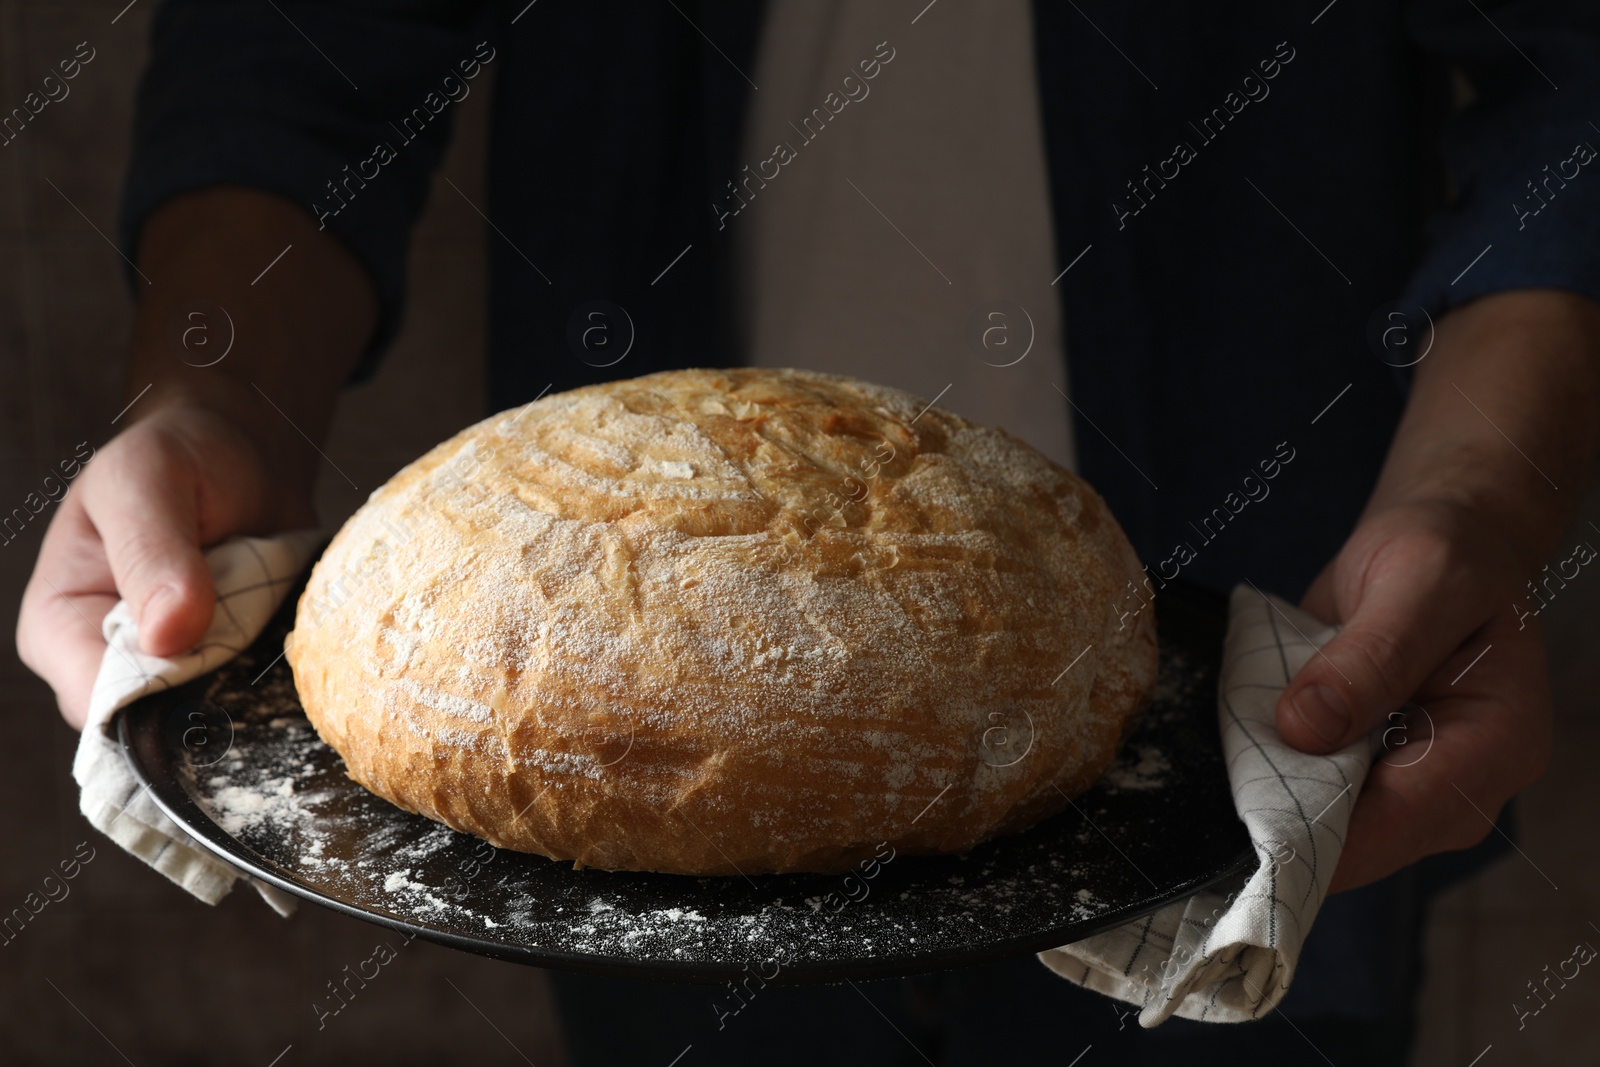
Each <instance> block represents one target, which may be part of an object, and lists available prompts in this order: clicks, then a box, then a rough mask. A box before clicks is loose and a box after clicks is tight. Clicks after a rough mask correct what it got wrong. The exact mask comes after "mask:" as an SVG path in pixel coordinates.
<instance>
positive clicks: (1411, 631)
mask: <svg viewBox="0 0 1600 1067" xmlns="http://www.w3.org/2000/svg"><path fill="white" fill-rule="evenodd" d="M1429 570H1431V568H1430V569H1429ZM1467 585H1468V583H1465V582H1456V583H1451V582H1449V581H1446V580H1444V576H1443V575H1437V576H1435V575H1433V574H1429V573H1426V572H1422V573H1419V572H1418V571H1416V570H1398V569H1397V570H1389V571H1387V572H1384V571H1380V572H1378V573H1370V572H1369V574H1368V576H1367V579H1366V581H1365V582H1364V583H1363V585H1362V588H1361V589H1360V590H1359V591H1358V599H1357V601H1356V602H1355V604H1354V605H1352V609H1351V610H1350V612H1349V616H1348V620H1347V622H1346V623H1345V626H1344V628H1343V629H1342V630H1341V631H1340V632H1339V634H1338V635H1337V636H1335V637H1334V638H1333V640H1331V641H1329V642H1328V643H1327V644H1326V645H1324V646H1323V647H1322V649H1321V650H1320V651H1319V652H1318V653H1317V654H1315V655H1313V656H1312V657H1311V659H1310V660H1308V661H1307V662H1306V663H1305V665H1304V666H1302V667H1301V668H1300V670H1299V671H1298V672H1297V673H1296V674H1295V676H1294V678H1293V679H1292V680H1291V681H1290V683H1289V686H1288V688H1286V689H1285V690H1284V691H1283V694H1282V695H1281V696H1280V697H1279V698H1278V706H1277V724H1278V732H1279V733H1280V734H1281V735H1282V736H1283V739H1284V740H1285V741H1287V742H1289V744H1291V745H1293V746H1294V747H1295V748H1298V749H1300V750H1302V751H1305V752H1318V753H1322V752H1332V751H1334V750H1335V749H1339V748H1343V747H1344V746H1345V745H1348V744H1350V743H1351V742H1353V741H1355V740H1357V739H1358V738H1360V737H1363V736H1365V735H1366V734H1367V733H1368V732H1370V731H1371V730H1372V729H1374V728H1375V727H1377V726H1378V725H1380V724H1381V723H1383V722H1384V721H1385V718H1386V716H1387V715H1388V714H1389V713H1390V712H1392V711H1394V710H1395V709H1396V708H1398V707H1399V706H1400V705H1401V704H1403V703H1404V702H1405V701H1406V699H1407V698H1409V697H1410V696H1411V695H1412V694H1413V693H1415V692H1416V691H1417V689H1418V688H1419V687H1421V685H1422V683H1423V682H1424V681H1425V680H1426V679H1427V678H1428V676H1429V675H1431V674H1432V673H1433V672H1434V670H1435V669H1436V668H1437V666H1438V665H1439V664H1440V663H1442V662H1443V661H1444V660H1445V659H1446V657H1448V656H1449V655H1450V653H1451V652H1453V651H1455V649H1456V648H1457V647H1458V646H1459V645H1460V644H1461V642H1462V641H1463V640H1464V639H1465V638H1466V637H1467V635H1468V634H1469V633H1470V632H1471V631H1472V629H1473V628H1474V627H1475V626H1476V618H1475V616H1473V614H1472V612H1471V608H1472V606H1473V602H1472V600H1471V598H1470V592H1469V591H1468V590H1467V589H1466V588H1465V587H1466V586H1467Z"/></svg>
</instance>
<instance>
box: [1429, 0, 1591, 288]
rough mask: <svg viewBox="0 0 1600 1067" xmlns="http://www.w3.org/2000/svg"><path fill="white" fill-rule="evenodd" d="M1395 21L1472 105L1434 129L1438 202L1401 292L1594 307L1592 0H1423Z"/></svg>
mask: <svg viewBox="0 0 1600 1067" xmlns="http://www.w3.org/2000/svg"><path fill="white" fill-rule="evenodd" d="M1408 21H1409V25H1410V29H1411V32H1412V34H1413V36H1414V37H1415V38H1416V40H1417V41H1418V43H1419V44H1421V45H1422V47H1423V48H1425V49H1427V50H1429V51H1430V52H1433V53H1435V54H1436V55H1438V56H1439V57H1440V58H1441V59H1443V60H1444V61H1446V62H1448V63H1450V64H1452V65H1454V66H1455V67H1456V68H1457V69H1458V70H1459V71H1460V72H1461V74H1462V75H1464V77H1465V79H1466V81H1467V82H1468V83H1469V84H1470V86H1471V90H1472V100H1471V102H1470V103H1469V104H1468V105H1467V106H1466V107H1465V108H1464V109H1462V110H1461V111H1460V112H1459V113H1457V114H1456V115H1454V116H1453V117H1452V118H1451V120H1450V121H1449V123H1448V124H1447V125H1446V128H1445V132H1444V146H1443V147H1444V156H1445V164H1446V167H1447V170H1448V177H1449V182H1450V186H1451V195H1450V197H1449V200H1448V202H1447V203H1446V204H1445V205H1444V208H1443V210H1442V211H1440V212H1439V213H1438V214H1437V215H1436V216H1435V217H1434V218H1433V219H1432V221H1431V224H1430V231H1429V235H1428V238H1429V239H1428V242H1427V246H1426V252H1425V254H1424V256H1423V259H1422V262H1421V264H1420V265H1419V267H1418V268H1417V270H1416V271H1415V273H1414V274H1413V275H1412V278H1411V281H1410V284H1409V286H1408V292H1407V298H1408V299H1410V300H1412V301H1415V302H1416V303H1418V304H1421V305H1422V306H1423V307H1424V308H1427V309H1428V310H1429V312H1430V313H1439V312H1443V311H1447V310H1449V309H1450V308H1452V307H1455V306H1457V305H1459V304H1462V303H1465V302H1466V301H1469V300H1471V299H1473V298H1475V297H1478V296H1483V295H1485V294H1488V293H1493V292H1499V291H1503V290H1506V289H1521V288H1554V289H1566V290H1570V291H1572V292H1575V293H1579V294H1581V295H1583V296H1587V297H1589V298H1590V299H1593V300H1600V156H1597V154H1596V148H1597V147H1600V128H1596V126H1595V125H1594V124H1593V122H1592V121H1591V120H1595V121H1600V4H1596V3H1594V2H1593V0H1543V2H1535V0H1525V2H1509V3H1506V2H1502V3H1494V2H1492V0H1473V2H1471V3H1464V2H1460V0H1425V2H1420V3H1416V4H1414V5H1412V7H1411V8H1410V10H1409V12H1408Z"/></svg>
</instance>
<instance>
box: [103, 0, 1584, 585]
mask: <svg viewBox="0 0 1600 1067" xmlns="http://www.w3.org/2000/svg"><path fill="white" fill-rule="evenodd" d="M912 6H913V7H917V6H920V5H912ZM1080 10H1081V13H1080ZM915 14H916V12H915V11H911V10H909V9H908V14H907V19H906V26H905V28H904V29H903V30H902V31H900V33H899V35H898V36H897V37H894V38H891V40H890V44H891V45H892V46H893V47H895V48H897V49H900V50H901V51H912V52H914V51H915V49H916V31H917V27H916V26H914V25H912V24H911V21H910V20H911V17H912V16H913V15H915ZM926 17H930V18H931V17H936V16H935V15H934V14H931V13H930V14H929V15H927V16H926ZM1088 19H1093V25H1092V26H1091V25H1090V23H1089V21H1088ZM760 20H761V5H760V4H756V3H748V2H734V0H678V2H677V3H676V6H674V5H673V4H666V3H655V2H644V3H621V2H604V0H584V2H582V3H580V2H577V0H541V2H540V3H537V4H535V5H532V6H528V5H527V3H526V0H511V2H507V3H481V2H480V3H467V2H462V0H387V2H384V0H326V2H316V3H313V2H305V0H280V2H279V3H277V4H276V5H271V4H263V3H260V2H259V0H173V2H169V3H167V4H166V5H165V6H164V7H163V8H162V10H161V12H160V14H159V16H158V17H157V18H156V20H155V27H154V39H153V45H154V49H153V55H152V59H151V63H150V66H149V69H148V71H147V73H146V75H145V78H144V82H143V85H142V87H141V90H140V97H139V107H138V124H137V132H136V135H135V144H134V154H133V163H132V166H131V168H130V171H129V176H128V182H127V189H126V196H125V199H124V204H123V213H122V222H121V225H122V232H123V239H124V243H125V244H126V245H131V244H132V239H133V236H134V235H135V234H136V233H137V231H138V228H139V226H140V224H141V222H142V220H143V219H144V218H145V217H146V216H147V215H148V214H149V213H150V212H151V211H152V210H153V209H154V208H155V207H157V206H158V205H159V204H160V203H161V202H162V201H163V200H165V199H166V198H167V197H170V196H172V195H173V194H174V193H178V192H181V191H183V190H185V189H192V188H197V187H200V186H205V185H209V184H215V183H220V182H229V183H240V184H246V185H253V186H257V187H260V188H264V189H268V190H271V191H274V192H277V193H280V194H282V195H283V196H285V197H288V198H289V199H291V200H293V201H295V202H297V203H301V204H304V205H305V206H306V209H307V210H308V211H311V212H313V213H315V214H316V215H317V216H318V217H319V218H322V219H323V221H324V224H325V225H326V226H327V227H328V228H329V229H330V230H331V231H332V232H333V233H334V234H335V235H336V236H337V237H338V238H340V239H341V240H343V241H345V242H346V243H347V244H348V245H349V246H350V247H351V249H352V250H353V251H354V252H355V253H356V255H357V256H358V257H359V258H360V259H361V261H362V262H363V263H364V264H365V265H366V266H367V268H368V269H369V270H370V272H371V274H372V277H373V278H374V280H375V281H376V283H377V286H378V291H379V293H380V296H381V299H382V308H383V325H382V327H381V329H380V332H379V336H378V337H377V338H376V339H375V341H374V343H373V345H372V347H371V349H370V351H369V353H368V356H367V359H366V360H365V361H364V363H363V365H362V367H361V369H360V370H359V371H358V377H359V376H365V375H366V374H369V373H370V372H371V371H372V369H373V367H374V366H375V363H376V360H377V359H378V358H379V356H380V354H381V352H382V350H383V347H384V345H385V344H386V343H387V342H388V340H389V339H390V338H392V337H393V335H394V332H395V330H396V328H397V325H398V323H399V320H400V316H401V311H402V307H403V302H404V277H405V259H406V247H407V240H408V233H409V229H410V226H411V225H412V223H413V222H414V221H415V220H416V218H417V216H418V214H419V213H420V211H421V209H422V205H423V202H424V199H425V197H426V194H427V190H428V187H429V177H430V174H431V172H432V170H433V168H434V167H435V165H436V164H437V163H438V161H439V158H440V156H441V154H442V151H443V148H444V145H445V141H446V138H447V136H448V132H449V129H450V124H451V120H452V118H453V110H454V108H455V107H456V103H455V100H458V99H460V98H461V96H462V95H463V93H465V92H471V91H480V92H486V91H490V88H491V87H490V79H489V77H488V76H486V75H490V74H491V73H492V77H493V79H494V84H493V87H492V91H493V92H494V94H495V99H494V110H493V120H492V121H493V126H492V134H491V149H490V152H491V159H490V170H489V191H488V199H487V203H484V204H480V205H479V206H480V207H482V208H483V210H484V211H485V213H486V214H487V215H488V217H489V219H490V220H491V221H492V223H493V226H494V231H493V232H492V233H491V238H490V239H491V245H490V252H489V254H490V257H491V260H492V264H491V266H492V269H491V272H490V278H491V293H490V314H491V319H492V321H491V330H490V352H489V358H490V369H489V383H490V394H491V395H490V396H489V398H488V400H489V402H490V404H491V406H492V407H494V408H496V409H499V408H504V407H509V406H511V405H513V404H516V403H518V402H522V401H526V400H528V399H530V398H531V397H533V396H534V395H536V394H537V393H538V392H539V391H540V390H541V389H543V388H544V387H545V386H546V385H552V384H553V387H554V388H555V389H557V390H559V389H563V388H570V387H572V386H576V385H580V384H585V383H588V382H593V381H599V380H604V379H606V378H608V377H611V376H614V375H617V374H626V375H633V374H639V373H645V372H648V371H652V370H658V369H664V368H669V367H681V366H705V365H727V364H734V363H737V362H738V361H739V355H740V354H739V352H738V351H737V350H736V349H735V347H734V345H733V343H732V334H731V330H730V323H731V321H732V315H731V297H732V286H731V285H730V278H729V272H730V269H731V266H732V256H731V247H730V242H729V240H728V234H729V233H731V232H732V231H731V229H728V228H726V227H723V228H719V225H718V222H719V219H718V213H717V207H716V206H717V205H721V204H724V203H725V202H726V201H727V196H728V192H727V182H728V180H729V179H730V178H733V177H735V176H737V175H738V174H739V158H740V152H739V148H740V145H739V135H740V131H741V120H742V116H743V111H744V107H745V101H746V95H747V94H748V93H749V92H750V88H749V85H748V83H747V82H746V81H745V80H744V77H743V75H742V74H740V73H739V70H741V69H742V70H750V69H752V68H753V66H754V61H755V57H754V52H755V45H756V41H757V38H758V35H759V30H760ZM1035 24H1036V25H1035V29H1036V32H1035V40H1036V48H1037V52H1038V68H1039V72H1040V73H1039V82H1040V86H1039V88H1040V93H1041V101H1042V108H1043V118H1044V127H1045V130H1044V136H1045V144H1046V152H1047V161H1048V167H1049V178H1050V186H1051V194H1052V201H1053V204H1052V207H1053V217H1054V220H1055V227H1056V235H1055V236H1056V244H1057V248H1058V253H1059V260H1058V261H1059V263H1060V264H1061V265H1062V266H1065V265H1066V264H1067V263H1069V262H1071V261H1073V260H1074V259H1075V258H1076V257H1078V256H1079V255H1080V253H1081V254H1082V258H1081V259H1078V260H1077V262H1076V263H1075V264H1074V265H1073V267H1072V270H1071V271H1069V272H1068V273H1067V274H1066V275H1064V276H1063V277H1062V278H1061V280H1060V282H1059V283H1058V284H1057V286H1056V288H1057V289H1058V290H1059V291H1060V293H1061V300H1062V304H1063V310H1064V320H1065V329H1066V338H1067V352H1068V359H1069V360H1070V362H1071V373H1070V380H1071V383H1072V393H1073V397H1072V399H1073V402H1074V403H1075V404H1076V405H1077V406H1078V409H1079V411H1080V412H1081V415H1080V416H1079V417H1078V418H1077V419H1076V420H1075V427H1076V435H1077V447H1078V454H1079V457H1080V467H1081V471H1082V473H1083V474H1084V476H1085V477H1086V478H1087V479H1088V480H1089V481H1090V482H1091V483H1092V484H1093V485H1094V486H1095V487H1096V488H1097V489H1098V490H1099V491H1100V492H1101V493H1102V494H1103V495H1104V496H1105V497H1106V498H1107V500H1108V501H1109V503H1110V505H1111V507H1112V510H1113V512H1114V513H1115V514H1116V516H1117V518H1118V519H1119V520H1120V521H1121V522H1122V524H1123V525H1124V527H1125V528H1126V529H1127V531H1128V533H1129V536H1130V537H1131V538H1132V540H1133V542H1134V544H1135V546H1136V547H1137V548H1138V550H1139V552H1140V555H1141V556H1142V557H1143V559H1144V560H1145V562H1146V563H1147V564H1148V565H1149V566H1150V568H1151V571H1152V572H1153V573H1155V572H1159V573H1160V574H1172V573H1180V572H1181V573H1182V574H1183V575H1185V576H1186V577H1190V578H1195V579H1198V580H1200V581H1204V582H1208V583H1210V584H1212V585H1216V586H1220V587H1227V586H1229V585H1231V584H1232V583H1233V582H1234V581H1237V580H1238V579H1239V578H1241V577H1249V578H1250V579H1251V580H1253V581H1255V582H1256V583H1257V584H1259V585H1260V586H1262V587H1263V588H1269V589H1273V590H1275V591H1278V592H1280V593H1282V594H1284V595H1287V596H1291V597H1296V596H1298V595H1299V594H1300V593H1301V592H1302V591H1303V590H1304V588H1305V587H1306V586H1307V585H1308V584H1309V582H1310V580H1311V579H1312V578H1313V577H1314V576H1315V574H1316V572H1317V571H1318V570H1319V569H1320V568H1321V567H1322V566H1323V565H1324V564H1325V563H1326V562H1327V561H1328V560H1329V559H1330V558H1331V557H1332V556H1333V555H1334V553H1335V552H1336V551H1337V549H1338V548H1339V545H1340V544H1341V543H1342V541H1343V539H1344V537H1345V536H1346V535H1347V533H1348V532H1349V530H1350V528H1351V526H1352V524H1353V522H1354V520H1355V518H1356V516H1357V514H1358V513H1359V511H1360V509H1361V507H1362V505H1363V504H1364V502H1365V500H1366V497H1367V494H1368V492H1369V491H1370V489H1371V487H1372V484H1373V482H1374V480H1375V478H1376V476H1377V472H1378V469H1379V465H1380V463H1381V461H1382V459H1383V456H1384V453H1385V450H1386V448H1387V446H1388V443H1389V439H1390V436H1391V434H1392V431H1393V428H1394V426H1395V423H1396V420H1397V419H1398V416H1399V413H1400V410H1401V407H1402V404H1403V400H1404V387H1405V378H1404V375H1403V372H1400V371H1396V370H1395V369H1393V368H1392V367H1391V366H1389V365H1387V364H1386V363H1385V362H1384V361H1382V360H1380V359H1379V358H1378V356H1377V355H1376V354H1375V352H1374V348H1373V344H1372V342H1371V340H1370V339H1369V334H1375V335H1381V334H1382V331H1383V329H1384V328H1387V327H1388V326H1389V325H1390V324H1391V323H1393V324H1396V325H1397V326H1398V327H1399V328H1398V329H1396V330H1392V331H1391V332H1390V334H1389V337H1388V339H1389V340H1390V341H1391V342H1399V341H1402V340H1404V339H1405V336H1406V332H1407V331H1406V328H1405V327H1406V320H1404V319H1392V320H1391V319H1387V318H1385V309H1386V308H1387V306H1388V305H1390V303H1391V302H1393V301H1397V300H1405V301H1409V302H1410V303H1411V304H1412V305H1416V306H1420V307H1421V308H1424V309H1426V311H1427V312H1428V313H1429V314H1431V315H1432V316H1433V317H1435V318H1437V316H1438V315H1439V314H1441V313H1442V312H1444V311H1445V310H1447V309H1448V308H1450V307H1452V306H1454V305H1456V304H1459V303H1461V302H1463V301H1466V300H1469V299H1471V298H1473V297H1475V296H1479V295H1481V294H1484V293H1488V292H1494V291H1497V290H1503V289H1508V288H1517V287H1530V286H1541V287H1557V288H1565V289H1571V290H1575V291H1577V292H1580V293H1584V294H1587V295H1589V296H1591V297H1595V298H1600V167H1596V166H1589V165H1585V164H1582V163H1579V162H1577V161H1576V160H1577V159H1579V158H1581V157H1582V156H1583V154H1584V152H1585V151H1586V150H1585V149H1583V148H1580V147H1579V146H1580V145H1585V144H1587V145H1591V146H1600V129H1596V127H1595V126H1593V125H1591V119H1596V120H1600V5H1596V4H1593V3H1581V2H1577V0H1571V2H1559V0H1545V2H1524V3H1490V2H1489V0H1480V2H1479V3H1476V4H1473V3H1467V2H1465V0H1424V2H1417V3H1409V4H1400V3H1393V2H1359V0H1342V2H1338V3H1334V4H1332V5H1331V6H1329V5H1327V4H1326V0H1311V2H1308V3H1291V4H1284V3H1281V2H1277V0H1254V2H1244V3H1232V4H1227V5H1215V4H1200V3H1185V2H1180V0H1158V2H1152V3H1143V4H1127V3H1112V2H1107V0H1098V2H1093V3H1091V2H1088V0H1085V2H1084V3H1082V4H1080V5H1077V6H1076V7H1074V6H1073V5H1069V4H1055V3H1044V2H1040V3H1038V4H1037V5H1036V12H1035ZM480 42H483V43H480ZM875 43H876V42H863V44H864V46H867V47H870V46H871V45H872V44H875ZM1452 80H1454V82H1455V83H1456V85H1457V86H1458V88H1457V89H1456V93H1457V94H1458V95H1460V94H1461V93H1462V91H1463V90H1465V92H1467V93H1469V94H1470V96H1471V102H1470V104H1468V105H1466V106H1465V107H1459V106H1458V107H1455V108H1452V99H1451V94H1452ZM1587 151H1588V152H1589V154H1590V155H1591V156H1592V154H1593V153H1592V149H1588V150H1587ZM1575 153H1576V155H1575ZM929 178H930V180H937V176H936V175H930V176H929ZM686 245H688V246H692V247H691V248H690V251H689V252H688V253H687V254H686V255H685V256H684V257H683V259H682V260H681V261H680V262H678V263H677V264H676V265H675V266H674V267H673V269H672V271H671V272H670V273H669V274H668V275H666V277H665V278H663V279H662V281H661V282H660V284H658V285H652V284H651V282H652V279H654V278H656V276H657V275H658V274H659V273H660V271H661V269H662V267H663V266H664V265H666V264H667V263H668V262H669V261H671V260H672V259H673V257H674V256H676V255H677V254H678V253H679V252H680V251H681V250H683V249H684V247H685V246H686ZM1086 249H1087V251H1085V250H1086ZM599 300H603V301H608V302H609V303H610V304H611V305H614V306H617V307H621V308H624V309H626V311H627V317H628V319H629V320H631V324H632V329H633V333H634V347H633V350H632V351H631V352H630V353H629V356H628V358H627V360H626V361H625V362H623V363H622V364H619V365H618V366H616V367H612V368H607V367H600V366H594V365H592V364H594V363H596V362H603V361H597V360H592V359H591V360H588V361H586V360H585V359H584V358H582V357H583V356H584V355H585V354H586V353H584V352H583V351H582V350H581V349H578V350H576V351H575V346H573V345H572V344H570V343H569V337H568V333H569V326H570V324H571V322H572V320H573V314H574V312H575V311H577V310H578V309H579V308H580V307H584V306H587V305H589V304H590V303H591V302H593V301H599ZM1411 315H1412V319H1413V322H1412V325H1411V331H1410V332H1411V337H1412V339H1413V340H1414V341H1415V342H1416V344H1414V345H1413V347H1412V349H1411V351H1416V350H1418V348H1419V347H1420V344H1421V341H1422V336H1423V334H1424V332H1425V329H1426V327H1425V323H1424V321H1423V320H1422V319H1421V318H1420V317H1419V316H1418V315H1417V314H1416V312H1414V311H1413V312H1412V313H1411ZM1375 316H1376V318H1377V320H1378V321H1379V328H1378V329H1369V326H1370V325H1371V324H1372V322H1373V321H1374V318H1375ZM1395 350H1397V351H1401V352H1402V353H1403V352H1404V351H1405V350H1404V349H1399V348H1398V347H1397V346H1396V347H1395ZM1402 361H1403V360H1402V359H1400V358H1391V359H1390V362H1402ZM1347 386H1348V387H1349V388H1348V391H1346V387H1347ZM1335 397H1338V398H1339V399H1338V402H1337V403H1336V404H1334V406H1333V407H1332V408H1330V409H1328V410H1327V411H1326V412H1325V413H1324V412H1323V409H1324V408H1325V407H1327V405H1328V404H1329V403H1330V402H1332V401H1333V400H1334V398H1335ZM1319 413H1320V415H1321V417H1320V418H1318V416H1319ZM1313 420H1315V423H1314V424H1313ZM1285 454H1292V455H1293V457H1294V458H1293V460H1292V461H1291V462H1289V463H1288V464H1286V465H1283V466H1282V467H1281V469H1279V471H1278V474H1277V476H1276V477H1275V478H1273V479H1272V480H1271V481H1270V482H1267V481H1266V480H1265V479H1264V478H1263V477H1262V475H1263V473H1264V471H1263V466H1262V465H1263V464H1264V463H1272V462H1276V461H1279V460H1281V457H1282V456H1283V455H1285ZM1247 479H1250V480H1247Z"/></svg>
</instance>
